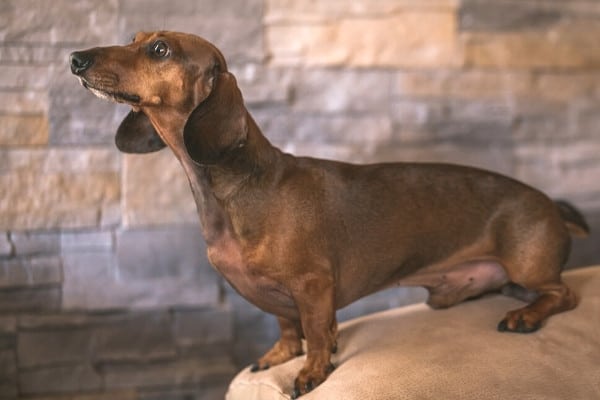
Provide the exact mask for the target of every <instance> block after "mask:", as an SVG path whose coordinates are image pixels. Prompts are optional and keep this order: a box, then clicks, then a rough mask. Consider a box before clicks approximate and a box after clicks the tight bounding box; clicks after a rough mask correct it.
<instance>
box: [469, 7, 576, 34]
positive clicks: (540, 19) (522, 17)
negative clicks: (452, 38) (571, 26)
mask: <svg viewBox="0 0 600 400" xmlns="http://www.w3.org/2000/svg"><path fill="white" fill-rule="evenodd" d="M563 17H565V15H564V14H563V13H561V11H560V10H558V9H556V8H555V9H549V8H546V7H540V4H539V3H528V2H523V1H505V2H502V3H500V2H497V3H496V2H491V1H485V0H484V1H482V0H466V1H462V2H461V7H460V10H459V27H460V29H461V30H463V31H483V32H498V31H500V32H502V31H523V30H526V31H532V30H545V29H548V28H550V27H552V26H553V25H555V24H557V23H559V22H560V21H561V19H562V18H563Z"/></svg>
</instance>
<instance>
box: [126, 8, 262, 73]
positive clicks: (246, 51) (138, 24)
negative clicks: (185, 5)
mask: <svg viewBox="0 0 600 400" xmlns="http://www.w3.org/2000/svg"><path fill="white" fill-rule="evenodd" d="M249 3H251V4H257V3H256V1H254V0H253V1H252V2H249ZM119 25H120V26H121V27H122V28H121V30H122V34H121V36H122V37H123V38H124V37H130V36H132V35H133V34H134V33H135V32H137V31H155V30H171V31H181V32H187V33H191V34H195V35H198V36H201V37H203V38H205V39H207V40H208V41H210V42H212V43H214V44H215V45H216V46H217V47H218V48H219V49H220V50H221V51H222V52H223V54H224V55H225V58H226V59H227V61H228V63H244V62H262V61H263V60H264V58H265V53H264V46H263V27H262V24H261V17H260V16H256V17H247V16H242V15H240V16H239V17H238V16H233V15H231V14H230V15H229V16H228V17H224V18H218V17H214V16H213V15H212V14H211V15H207V14H206V12H205V11H204V10H202V11H200V10H199V11H198V13H192V14H186V15H164V14H160V13H152V14H141V13H139V12H135V13H131V14H129V15H121V18H120V23H119ZM122 40H124V39H122Z"/></svg>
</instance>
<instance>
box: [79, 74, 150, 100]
mask: <svg viewBox="0 0 600 400" xmlns="http://www.w3.org/2000/svg"><path fill="white" fill-rule="evenodd" d="M79 82H80V83H81V85H82V86H83V87H84V88H86V89H88V90H89V91H90V92H92V93H93V94H95V95H96V96H98V97H99V98H101V99H104V100H108V101H114V102H117V103H126V104H130V105H139V104H140V102H141V100H142V99H141V98H140V96H138V95H137V94H131V93H125V92H118V91H112V90H107V89H104V88H101V87H97V86H94V85H93V84H91V83H90V82H88V81H87V80H86V79H85V78H83V77H79Z"/></svg>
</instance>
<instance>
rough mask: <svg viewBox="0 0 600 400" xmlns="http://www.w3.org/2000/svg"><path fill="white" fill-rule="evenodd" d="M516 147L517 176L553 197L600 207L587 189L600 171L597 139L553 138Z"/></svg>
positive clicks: (585, 206)
mask: <svg viewBox="0 0 600 400" xmlns="http://www.w3.org/2000/svg"><path fill="white" fill-rule="evenodd" d="M548 142H549V141H545V142H543V141H540V142H534V143H531V144H528V145H522V146H519V147H518V148H517V149H516V161H517V163H516V170H515V174H514V175H515V176H516V177H517V179H520V180H523V181H524V182H528V183H530V184H532V185H535V186H537V187H538V188H540V189H542V190H543V191H544V192H546V193H548V194H549V195H550V196H551V197H553V198H565V199H569V200H570V201H572V202H574V203H575V204H578V205H579V206H580V207H582V208H583V209H592V210H595V209H600V201H599V200H598V196H597V194H593V192H590V189H589V188H590V187H594V185H595V182H597V177H598V176H599V175H598V174H600V163H598V154H599V151H600V149H599V148H598V147H599V145H598V143H596V141H594V140H591V139H587V140H586V139H582V140H569V141H567V140H564V139H563V140H560V139H559V140H553V141H550V143H548Z"/></svg>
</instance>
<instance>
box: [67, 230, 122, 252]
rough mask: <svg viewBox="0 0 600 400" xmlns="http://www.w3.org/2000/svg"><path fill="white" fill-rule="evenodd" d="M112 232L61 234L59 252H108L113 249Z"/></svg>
mask: <svg viewBox="0 0 600 400" xmlns="http://www.w3.org/2000/svg"><path fill="white" fill-rule="evenodd" d="M113 241H114V240H113V232H112V231H101V232H93V231H92V232H63V233H62V234H61V250H62V251H63V252H89V251H109V250H111V249H112V247H113Z"/></svg>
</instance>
